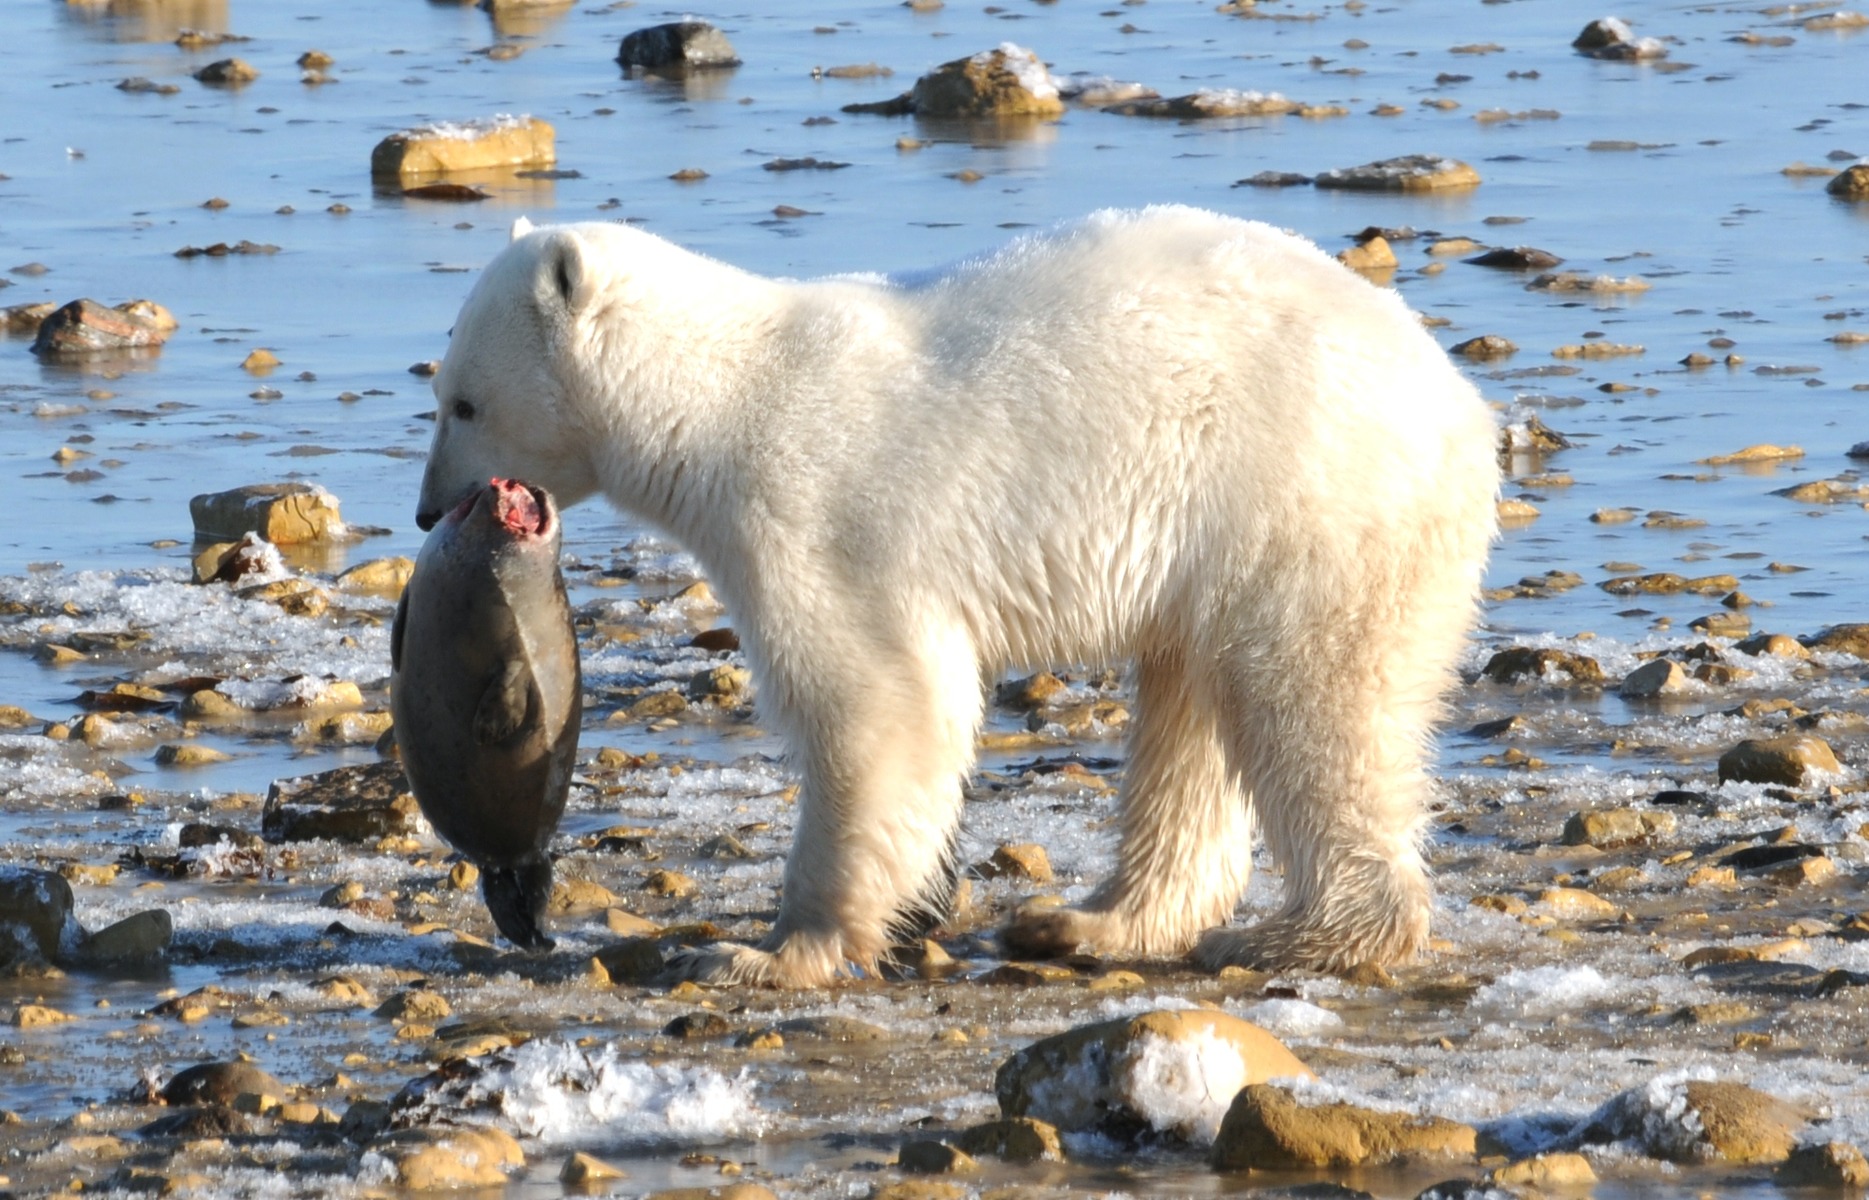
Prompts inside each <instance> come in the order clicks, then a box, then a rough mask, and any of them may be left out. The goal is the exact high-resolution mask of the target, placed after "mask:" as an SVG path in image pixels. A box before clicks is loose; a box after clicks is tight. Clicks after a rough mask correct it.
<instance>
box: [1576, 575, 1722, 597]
mask: <svg viewBox="0 0 1869 1200" xmlns="http://www.w3.org/2000/svg"><path fill="white" fill-rule="evenodd" d="M1597 586H1598V587H1600V588H1602V589H1603V590H1604V591H1606V592H1608V593H1609V594H1610V595H1612V596H1638V595H1639V596H1675V595H1680V594H1681V593H1683V592H1687V593H1691V594H1693V595H1696V596H1717V595H1720V594H1721V593H1723V592H1730V591H1732V590H1733V589H1734V588H1736V587H1738V586H1739V580H1738V579H1736V578H1735V577H1733V576H1731V575H1703V576H1701V577H1700V578H1698V579H1689V578H1687V577H1685V576H1682V575H1676V574H1675V573H1674V572H1672V571H1655V572H1651V573H1650V574H1647V575H1618V576H1615V577H1614V578H1611V579H1606V580H1604V581H1603V582H1602V583H1600V584H1598V585H1597Z"/></svg>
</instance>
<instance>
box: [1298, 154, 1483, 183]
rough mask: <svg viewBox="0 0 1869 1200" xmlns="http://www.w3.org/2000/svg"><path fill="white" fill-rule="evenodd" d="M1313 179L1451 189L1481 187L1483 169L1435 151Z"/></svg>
mask: <svg viewBox="0 0 1869 1200" xmlns="http://www.w3.org/2000/svg"><path fill="white" fill-rule="evenodd" d="M1313 183H1315V184H1316V186H1318V187H1321V188H1340V189H1349V190H1352V191H1363V192H1426V191H1449V190H1455V189H1459V188H1470V187H1478V186H1479V183H1480V173H1479V172H1478V171H1475V170H1474V169H1473V168H1472V167H1470V166H1468V165H1467V164H1466V163H1463V162H1459V161H1457V160H1455V159H1451V158H1441V157H1439V156H1437V155H1433V154H1410V155H1404V156H1403V157H1401V158H1385V159H1382V160H1380V161H1378V162H1372V163H1365V164H1363V165H1362V166H1360V167H1345V168H1343V169H1341V170H1336V171H1325V172H1324V173H1323V174H1321V175H1319V176H1318V177H1317V178H1316V179H1315V180H1313Z"/></svg>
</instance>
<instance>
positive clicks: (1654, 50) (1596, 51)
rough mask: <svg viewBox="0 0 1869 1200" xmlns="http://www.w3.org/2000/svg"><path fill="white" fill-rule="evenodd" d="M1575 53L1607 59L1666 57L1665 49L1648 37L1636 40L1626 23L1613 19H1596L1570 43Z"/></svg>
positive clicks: (1654, 39) (1666, 49) (1630, 59)
mask: <svg viewBox="0 0 1869 1200" xmlns="http://www.w3.org/2000/svg"><path fill="white" fill-rule="evenodd" d="M1571 45H1572V47H1574V48H1575V49H1576V50H1577V51H1578V52H1579V53H1582V54H1587V55H1589V56H1590V57H1591V58H1602V59H1610V60H1625V61H1634V60H1646V59H1657V58H1666V57H1667V56H1668V48H1667V47H1666V46H1664V45H1662V44H1661V42H1660V41H1659V40H1658V39H1656V38H1652V37H1645V38H1638V37H1636V36H1635V32H1634V30H1632V29H1630V28H1629V26H1628V23H1627V22H1625V21H1623V20H1621V19H1620V18H1617V17H1599V18H1597V19H1596V20H1594V21H1592V22H1590V23H1589V24H1588V25H1585V26H1584V27H1583V32H1582V33H1579V34H1578V35H1577V36H1576V37H1575V38H1573V39H1572V40H1571Z"/></svg>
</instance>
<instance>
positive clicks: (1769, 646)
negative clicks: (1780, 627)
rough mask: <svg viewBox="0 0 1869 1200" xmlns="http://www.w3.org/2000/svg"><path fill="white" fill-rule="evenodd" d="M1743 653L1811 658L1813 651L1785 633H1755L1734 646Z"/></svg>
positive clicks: (1775, 656)
mask: <svg viewBox="0 0 1869 1200" xmlns="http://www.w3.org/2000/svg"><path fill="white" fill-rule="evenodd" d="M1733 649H1735V650H1738V651H1739V652H1741V653H1742V654H1751V655H1755V656H1756V655H1761V654H1768V655H1771V656H1772V657H1774V658H1809V657H1810V656H1811V652H1810V651H1809V650H1806V649H1805V648H1804V643H1802V642H1800V641H1798V639H1796V638H1794V637H1791V636H1790V635H1788V634H1783V633H1760V634H1754V635H1753V636H1752V637H1749V638H1747V639H1746V640H1745V641H1743V642H1738V643H1736V644H1735V645H1734V646H1733Z"/></svg>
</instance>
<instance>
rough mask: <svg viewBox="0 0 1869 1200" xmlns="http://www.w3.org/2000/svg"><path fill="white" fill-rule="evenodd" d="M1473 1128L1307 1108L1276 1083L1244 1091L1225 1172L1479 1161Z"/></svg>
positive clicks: (1228, 1134)
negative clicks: (1405, 1159)
mask: <svg viewBox="0 0 1869 1200" xmlns="http://www.w3.org/2000/svg"><path fill="white" fill-rule="evenodd" d="M1475 1137H1476V1135H1475V1133H1474V1130H1473V1128H1472V1127H1471V1126H1468V1125H1461V1124H1459V1123H1457V1122H1454V1121H1448V1120H1444V1119H1442V1118H1440V1117H1414V1116H1409V1115H1407V1114H1404V1113H1385V1112H1376V1111H1374V1110H1373V1109H1367V1108H1358V1107H1356V1106H1355V1105H1353V1104H1343V1103H1337V1104H1322V1105H1318V1106H1316V1107H1313V1108H1307V1107H1304V1106H1303V1105H1300V1104H1299V1103H1298V1101H1297V1100H1296V1099H1295V1098H1294V1097H1293V1096H1292V1094H1291V1093H1290V1092H1289V1091H1287V1090H1285V1089H1284V1088H1281V1087H1274V1086H1272V1085H1271V1084H1263V1083H1260V1084H1252V1085H1249V1086H1248V1087H1246V1088H1245V1089H1243V1090H1242V1091H1241V1092H1240V1093H1239V1095H1238V1096H1236V1097H1235V1098H1234V1100H1233V1104H1232V1106H1231V1107H1230V1108H1228V1109H1227V1115H1226V1120H1225V1121H1224V1122H1222V1124H1221V1126H1220V1135H1219V1137H1218V1138H1216V1139H1215V1141H1214V1148H1213V1164H1214V1166H1215V1167H1217V1168H1219V1169H1220V1170H1223V1171H1227V1170H1240V1169H1242V1168H1244V1169H1271V1170H1303V1169H1307V1168H1318V1167H1354V1166H1362V1165H1364V1164H1370V1163H1386V1162H1391V1161H1393V1160H1394V1159H1396V1158H1399V1157H1401V1156H1403V1155H1408V1156H1410V1157H1414V1156H1429V1157H1446V1158H1472V1157H1473V1155H1474V1142H1475Z"/></svg>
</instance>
